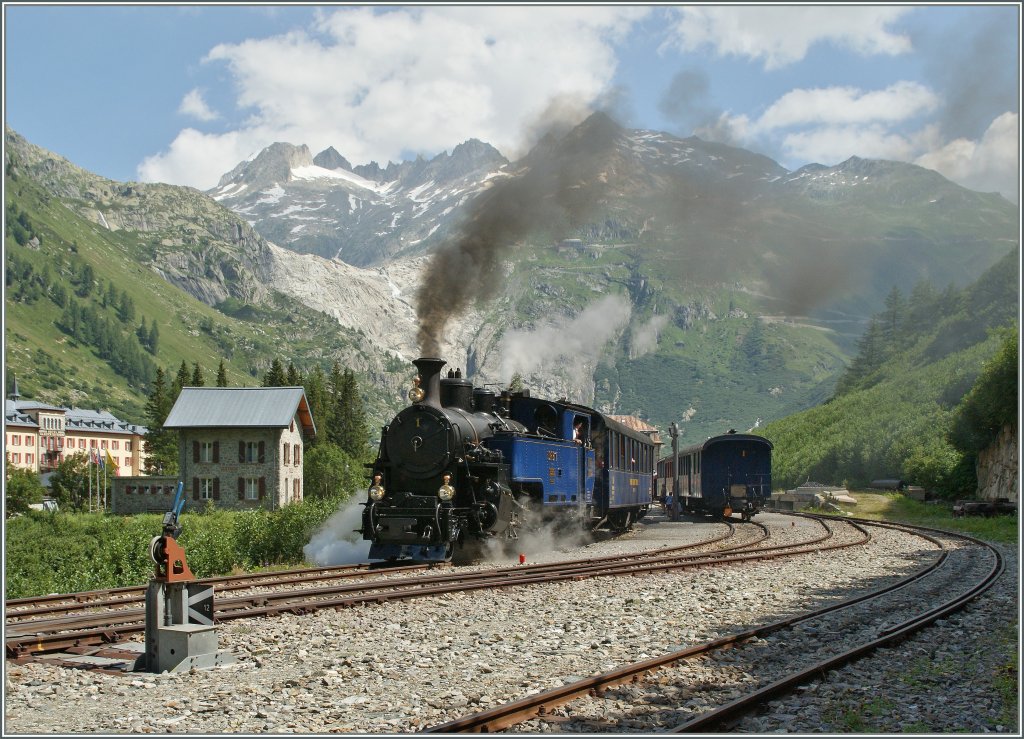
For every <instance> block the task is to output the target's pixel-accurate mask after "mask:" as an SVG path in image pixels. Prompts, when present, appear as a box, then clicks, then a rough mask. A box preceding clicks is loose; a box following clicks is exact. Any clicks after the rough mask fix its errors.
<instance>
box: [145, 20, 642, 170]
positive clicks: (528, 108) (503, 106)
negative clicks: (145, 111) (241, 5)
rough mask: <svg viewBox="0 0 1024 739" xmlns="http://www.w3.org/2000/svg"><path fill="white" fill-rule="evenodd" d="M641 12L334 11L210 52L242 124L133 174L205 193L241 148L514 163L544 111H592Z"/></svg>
mask: <svg viewBox="0 0 1024 739" xmlns="http://www.w3.org/2000/svg"><path fill="white" fill-rule="evenodd" d="M647 12H649V11H648V10H647V9H633V8H626V7H596V6H590V7H583V6H580V7H570V6H566V7H545V8H537V7H504V6H503V7H486V8H484V7H441V6H438V7H420V8H413V9H410V8H399V9H390V8H388V9H384V8H379V7H378V8H369V7H360V8H346V9H340V10H336V11H334V12H330V13H321V14H319V16H318V20H317V22H316V24H315V27H313V28H311V29H308V30H300V31H292V32H289V33H286V34H283V35H279V36H274V37H271V38H265V39H250V40H248V41H244V42H241V43H237V44H220V45H218V46H216V47H214V48H213V49H212V50H211V51H210V52H209V54H208V55H207V57H206V60H205V61H206V62H208V63H223V64H226V65H227V68H228V70H229V71H230V72H231V74H232V76H233V78H234V80H233V81H234V84H235V86H236V87H237V89H238V90H239V92H238V99H237V104H238V106H239V108H241V109H250V110H251V114H250V116H249V118H248V120H247V121H246V123H245V124H244V126H242V127H240V128H239V129H238V130H236V131H233V132H231V133H228V134H202V133H200V132H198V131H194V130H191V129H189V130H186V131H182V132H181V133H180V134H179V135H178V137H177V138H176V139H175V141H174V142H173V143H172V144H171V146H170V149H169V150H168V151H166V152H162V153H160V154H157V155H155V156H153V157H150V158H148V159H147V160H146V162H144V163H143V165H142V166H140V168H139V171H140V173H142V174H143V175H144V177H145V178H146V179H159V180H163V181H167V182H172V181H175V180H172V179H170V178H171V177H183V176H187V177H188V180H186V181H185V183H187V184H192V185H194V186H196V187H200V188H203V189H206V188H209V187H212V186H213V185H214V184H216V181H217V179H218V177H219V176H220V175H221V174H223V173H224V172H227V171H228V170H230V169H231V168H232V167H234V166H235V165H236V164H237V163H238V161H240V158H238V159H235V160H234V161H228V156H229V153H230V156H236V155H237V149H238V147H239V146H241V144H242V142H243V141H244V142H246V145H247V146H251V147H252V149H260V148H262V147H264V146H267V145H269V144H271V143H273V142H274V141H288V142H290V143H294V144H301V143H305V144H307V145H309V147H310V149H311V150H312V151H313V152H314V153H315V152H317V151H320V150H322V149H325V148H327V147H328V146H334V147H335V148H336V149H337V150H338V151H339V152H341V153H342V154H343V155H344V156H345V157H346V158H348V159H349V161H351V162H353V163H354V164H360V163H366V162H369V161H371V160H375V161H378V162H380V163H381V164H384V163H386V162H387V161H388V160H392V159H393V160H399V159H401V158H402V155H403V153H404V152H408V151H410V150H412V151H422V152H425V153H436V152H439V151H441V150H446V149H447V150H450V149H451V148H453V147H454V146H456V145H458V144H459V143H461V142H463V141H465V140H466V139H469V138H479V139H482V140H484V141H487V142H488V143H491V144H493V145H494V146H496V147H498V148H499V150H501V151H502V152H504V153H507V154H511V153H515V152H517V151H519V150H521V148H522V147H523V146H524V145H525V144H527V143H528V142H526V141H524V140H523V137H524V132H526V131H528V130H529V128H530V125H531V124H532V123H533V122H534V121H535V120H536V119H537V118H538V117H539V116H541V115H542V113H543V112H544V111H545V109H546V108H547V106H548V105H549V103H550V102H551V101H552V99H556V98H559V97H562V96H568V95H571V96H576V97H578V98H582V99H583V100H584V101H585V102H588V103H593V102H594V101H595V100H597V99H598V98H599V97H600V96H601V95H602V94H603V93H604V92H605V91H606V90H607V89H608V87H609V85H610V83H611V80H612V76H613V74H614V71H615V66H616V56H615V49H614V46H613V45H614V43H615V42H617V41H619V40H621V39H622V38H623V37H624V34H625V33H626V32H627V31H628V30H629V29H630V27H631V26H632V24H633V23H634V22H635V21H636V20H638V19H639V18H641V17H642V16H643V15H644V14H646V13H647ZM252 149H247V150H246V154H248V153H249V151H251V150H252ZM198 152H201V153H198ZM185 161H187V162H189V167H186V166H184V164H183V162H185ZM193 166H194V167H195V168H192V167H193ZM189 170H191V174H186V172H188V171H189ZM177 182H178V183H182V180H180V179H179V180H177Z"/></svg>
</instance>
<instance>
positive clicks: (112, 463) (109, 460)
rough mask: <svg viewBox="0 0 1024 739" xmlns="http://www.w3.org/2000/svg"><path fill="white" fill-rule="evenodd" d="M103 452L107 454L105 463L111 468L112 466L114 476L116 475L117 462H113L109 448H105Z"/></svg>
mask: <svg viewBox="0 0 1024 739" xmlns="http://www.w3.org/2000/svg"><path fill="white" fill-rule="evenodd" d="M105 453H106V455H107V465H108V466H110V467H111V468H113V470H114V476H115V477H116V476H117V462H115V461H114V458H113V457H111V456H110V450H109V449H107V450H106V452H105Z"/></svg>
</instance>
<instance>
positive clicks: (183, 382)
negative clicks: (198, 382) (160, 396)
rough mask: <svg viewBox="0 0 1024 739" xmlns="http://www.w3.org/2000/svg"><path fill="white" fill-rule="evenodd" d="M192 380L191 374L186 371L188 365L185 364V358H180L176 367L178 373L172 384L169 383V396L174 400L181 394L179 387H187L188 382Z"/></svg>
mask: <svg viewBox="0 0 1024 739" xmlns="http://www.w3.org/2000/svg"><path fill="white" fill-rule="evenodd" d="M191 381H192V378H191V376H190V375H189V372H188V365H187V364H185V360H184V359H183V360H181V366H180V367H178V375H177V376H176V377H175V378H174V384H173V385H171V397H172V398H173V399H174V400H177V399H178V396H179V395H181V389H182V388H183V387H188V384H189V383H190V382H191Z"/></svg>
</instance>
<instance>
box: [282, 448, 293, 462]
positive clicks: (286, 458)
mask: <svg viewBox="0 0 1024 739" xmlns="http://www.w3.org/2000/svg"><path fill="white" fill-rule="evenodd" d="M291 451H292V447H291V444H285V445H284V463H285V464H290V463H291Z"/></svg>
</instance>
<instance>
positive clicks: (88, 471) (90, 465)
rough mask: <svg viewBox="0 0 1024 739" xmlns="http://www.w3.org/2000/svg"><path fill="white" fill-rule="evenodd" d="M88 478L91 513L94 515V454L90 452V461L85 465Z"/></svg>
mask: <svg viewBox="0 0 1024 739" xmlns="http://www.w3.org/2000/svg"><path fill="white" fill-rule="evenodd" d="M85 471H86V476H87V477H88V478H89V513H92V452H91V451H90V452H89V459H88V460H87V461H86V463H85Z"/></svg>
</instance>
